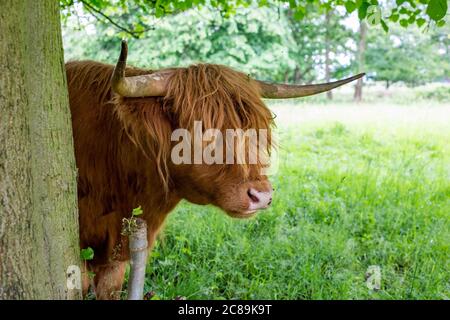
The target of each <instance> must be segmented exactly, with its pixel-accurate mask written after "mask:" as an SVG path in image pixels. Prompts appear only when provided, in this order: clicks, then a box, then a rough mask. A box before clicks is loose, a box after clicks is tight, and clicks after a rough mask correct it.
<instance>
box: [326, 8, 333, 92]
mask: <svg viewBox="0 0 450 320" xmlns="http://www.w3.org/2000/svg"><path fill="white" fill-rule="evenodd" d="M330 18H331V10H330V11H328V12H327V14H326V16H325V28H326V30H325V81H326V82H330V80H331V71H330V64H331V60H330ZM327 98H328V99H329V100H331V99H333V93H332V92H331V91H327Z"/></svg>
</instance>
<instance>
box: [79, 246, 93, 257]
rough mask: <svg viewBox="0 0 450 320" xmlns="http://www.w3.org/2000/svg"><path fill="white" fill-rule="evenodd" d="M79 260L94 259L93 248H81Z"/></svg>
mask: <svg viewBox="0 0 450 320" xmlns="http://www.w3.org/2000/svg"><path fill="white" fill-rule="evenodd" d="M80 257H81V260H92V259H94V249H92V248H91V247H87V248H86V249H81V253H80Z"/></svg>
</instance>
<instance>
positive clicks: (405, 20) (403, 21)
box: [400, 19, 408, 28]
mask: <svg viewBox="0 0 450 320" xmlns="http://www.w3.org/2000/svg"><path fill="white" fill-rule="evenodd" d="M400 25H401V26H402V27H403V28H406V27H407V26H408V20H407V19H400Z"/></svg>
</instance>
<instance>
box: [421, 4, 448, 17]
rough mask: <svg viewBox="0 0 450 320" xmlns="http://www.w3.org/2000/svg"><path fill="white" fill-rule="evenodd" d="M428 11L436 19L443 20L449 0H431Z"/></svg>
mask: <svg viewBox="0 0 450 320" xmlns="http://www.w3.org/2000/svg"><path fill="white" fill-rule="evenodd" d="M426 13H427V15H428V16H429V17H430V18H431V19H432V20H434V21H439V20H441V19H442V18H444V17H445V14H446V13H447V0H430V2H429V3H428V7H427V11H426Z"/></svg>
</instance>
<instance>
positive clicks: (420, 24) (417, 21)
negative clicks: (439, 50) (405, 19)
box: [416, 18, 427, 28]
mask: <svg viewBox="0 0 450 320" xmlns="http://www.w3.org/2000/svg"><path fill="white" fill-rule="evenodd" d="M425 22H427V21H426V20H425V19H424V18H419V19H417V20H416V24H417V26H418V27H419V28H420V27H421V26H423V25H424V23H425Z"/></svg>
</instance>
